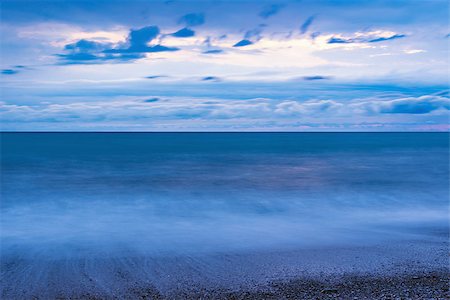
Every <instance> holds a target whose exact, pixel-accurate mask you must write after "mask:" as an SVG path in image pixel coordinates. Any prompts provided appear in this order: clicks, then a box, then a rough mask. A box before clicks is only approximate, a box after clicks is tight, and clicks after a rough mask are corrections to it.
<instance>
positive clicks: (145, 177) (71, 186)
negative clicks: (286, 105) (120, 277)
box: [0, 132, 449, 260]
mask: <svg viewBox="0 0 450 300" xmlns="http://www.w3.org/2000/svg"><path fill="white" fill-rule="evenodd" d="M448 201H449V135H448V133H128V132H127V133H87V132H86V133H76V132H73V133H12V132H3V133H1V207H0V209H1V221H0V222H1V240H0V241H1V255H2V258H3V259H6V260H8V259H11V258H12V257H14V258H15V259H17V258H26V257H32V258H34V259H35V258H39V259H55V258H61V259H64V258H70V257H78V258H83V257H105V256H107V257H115V256H121V255H124V253H133V255H144V256H155V257H158V256H164V257H167V256H170V255H175V256H177V255H178V256H179V255H202V254H210V253H245V252H252V251H284V250H289V249H315V248H324V247H328V248H333V247H347V246H370V245H379V244H380V243H390V242H391V241H397V242H398V241H402V240H411V239H415V238H418V237H423V236H427V237H428V238H429V239H430V240H432V239H433V237H435V236H436V237H437V236H440V237H442V236H443V235H448V203H449V202H448Z"/></svg>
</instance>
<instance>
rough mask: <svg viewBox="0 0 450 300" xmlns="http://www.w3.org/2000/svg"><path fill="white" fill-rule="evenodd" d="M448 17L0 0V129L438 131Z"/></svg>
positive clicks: (375, 6)
mask: <svg viewBox="0 0 450 300" xmlns="http://www.w3.org/2000/svg"><path fill="white" fill-rule="evenodd" d="M447 20H448V3H447V1H438V0H436V1H418V0H417V1H377V0H375V1H362V0H359V1H330V0H328V1H325V0H323V1H320V0H319V1H307V0H303V1H177V0H175V1H144V0H142V1H111V0H110V1H99V0H97V1H94V0H92V1H56V0H55V1H39V0H38V1H31V0H28V1H20V0H14V1H11V0H4V1H2V18H1V25H2V26H1V31H2V32H1V34H2V43H1V46H2V49H1V50H2V61H1V63H2V66H1V67H2V72H1V75H0V76H2V83H1V88H2V99H1V101H2V102H3V108H2V111H1V116H2V129H3V130H54V129H55V130H56V129H58V130H59V129H61V130H294V131H296V130H299V131H303V130H388V131H390V130H446V129H447V128H448V127H447V124H448V109H449V108H450V103H449V99H448V93H447V92H446V91H447V89H448V75H447V73H448V56H447V55H448V27H447V25H448V21H447ZM205 78H207V79H205ZM148 99H152V101H148Z"/></svg>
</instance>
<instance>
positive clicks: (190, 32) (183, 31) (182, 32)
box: [171, 27, 195, 38]
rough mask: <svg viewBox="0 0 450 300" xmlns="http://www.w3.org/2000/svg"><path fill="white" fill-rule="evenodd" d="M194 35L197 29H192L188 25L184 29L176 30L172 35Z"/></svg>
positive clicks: (179, 36)
mask: <svg viewBox="0 0 450 300" xmlns="http://www.w3.org/2000/svg"><path fill="white" fill-rule="evenodd" d="M194 35H195V31H194V30H191V29H189V28H187V27H185V28H182V29H180V30H178V31H177V32H174V33H172V34H171V36H174V37H178V38H185V37H192V36H194Z"/></svg>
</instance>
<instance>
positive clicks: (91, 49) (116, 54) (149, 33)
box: [56, 26, 179, 64]
mask: <svg viewBox="0 0 450 300" xmlns="http://www.w3.org/2000/svg"><path fill="white" fill-rule="evenodd" d="M159 35H160V31H159V28H158V27H157V26H147V27H143V28H140V29H132V30H130V32H129V34H128V37H127V45H123V44H121V43H118V44H116V45H113V44H111V43H101V42H96V41H90V40H85V39H81V40H78V41H77V42H75V43H71V44H67V45H65V46H64V50H66V51H68V52H69V53H64V54H57V55H56V56H57V57H59V58H60V59H62V61H61V62H60V63H62V64H93V63H103V62H127V61H133V60H137V59H141V58H144V57H145V55H144V53H152V52H166V51H177V50H179V49H178V48H176V47H166V46H163V45H160V44H157V45H151V46H149V45H148V43H150V42H151V41H153V40H154V39H156V38H157V37H158V36H159ZM113 46H115V47H113Z"/></svg>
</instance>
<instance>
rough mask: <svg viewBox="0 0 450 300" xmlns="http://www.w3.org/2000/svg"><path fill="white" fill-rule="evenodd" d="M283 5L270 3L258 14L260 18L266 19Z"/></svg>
mask: <svg viewBox="0 0 450 300" xmlns="http://www.w3.org/2000/svg"><path fill="white" fill-rule="evenodd" d="M283 7H284V5H283V4H272V5H269V6H266V7H265V8H264V9H263V10H262V11H261V12H260V13H259V16H260V17H261V18H264V19H267V18H269V17H271V16H273V15H276V14H277V13H278V12H279V11H280V9H282V8H283Z"/></svg>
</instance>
